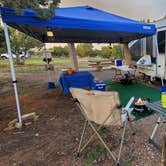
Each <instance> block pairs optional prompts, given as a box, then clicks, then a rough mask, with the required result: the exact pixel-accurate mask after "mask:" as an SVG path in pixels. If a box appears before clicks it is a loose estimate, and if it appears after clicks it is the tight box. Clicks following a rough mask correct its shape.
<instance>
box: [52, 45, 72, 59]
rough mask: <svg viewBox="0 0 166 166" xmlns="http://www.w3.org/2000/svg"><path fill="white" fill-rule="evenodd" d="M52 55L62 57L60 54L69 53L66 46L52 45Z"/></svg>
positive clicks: (66, 54) (65, 54)
mask: <svg viewBox="0 0 166 166" xmlns="http://www.w3.org/2000/svg"><path fill="white" fill-rule="evenodd" d="M52 55H53V56H56V57H62V56H68V55H69V50H68V47H67V46H65V47H60V46H57V47H53V51H52Z"/></svg>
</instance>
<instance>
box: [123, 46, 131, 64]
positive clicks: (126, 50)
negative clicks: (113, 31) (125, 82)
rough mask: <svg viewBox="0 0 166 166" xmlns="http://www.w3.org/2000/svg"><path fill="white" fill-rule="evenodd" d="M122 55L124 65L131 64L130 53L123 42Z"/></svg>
mask: <svg viewBox="0 0 166 166" xmlns="http://www.w3.org/2000/svg"><path fill="white" fill-rule="evenodd" d="M124 56H125V63H126V65H130V64H131V54H130V49H129V45H128V43H125V44H124Z"/></svg>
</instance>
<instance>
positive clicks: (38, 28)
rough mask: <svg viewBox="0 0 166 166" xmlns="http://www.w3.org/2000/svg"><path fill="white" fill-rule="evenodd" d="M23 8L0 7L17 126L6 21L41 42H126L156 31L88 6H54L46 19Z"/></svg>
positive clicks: (14, 81)
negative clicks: (51, 15)
mask: <svg viewBox="0 0 166 166" xmlns="http://www.w3.org/2000/svg"><path fill="white" fill-rule="evenodd" d="M23 11H24V12H23V14H22V15H17V14H16V12H15V10H14V9H12V8H6V7H0V12H1V16H2V20H3V23H4V32H5V38H6V44H7V49H8V54H9V60H10V68H11V73H12V79H13V86H14V92H15V97H16V105H17V111H18V120H19V124H20V126H21V125H22V120H21V111H20V105H19V99H18V92H17V85H16V83H17V80H16V77H15V72H14V66H13V59H12V52H11V46H10V40H9V34H8V29H7V25H9V26H11V27H14V28H16V29H18V30H19V31H21V32H24V33H26V34H27V35H30V36H32V37H34V38H36V39H38V40H40V41H42V42H44V43H59V42H60V43H82V42H84V43H128V42H130V41H132V40H135V39H139V38H143V37H146V36H150V35H153V34H155V32H156V28H155V25H153V24H145V23H141V22H138V21H134V20H131V19H127V18H124V17H120V16H117V15H114V14H111V13H107V12H105V11H102V10H99V9H95V8H93V7H90V6H81V7H70V8H58V9H56V11H55V16H54V17H53V18H52V19H50V20H41V19H39V18H37V17H36V12H35V11H33V10H31V9H24V10H23ZM48 31H51V32H52V33H53V35H52V37H50V36H48V33H47V32H48ZM73 50H74V49H73V48H72V47H71V51H73ZM73 59H74V58H73Z"/></svg>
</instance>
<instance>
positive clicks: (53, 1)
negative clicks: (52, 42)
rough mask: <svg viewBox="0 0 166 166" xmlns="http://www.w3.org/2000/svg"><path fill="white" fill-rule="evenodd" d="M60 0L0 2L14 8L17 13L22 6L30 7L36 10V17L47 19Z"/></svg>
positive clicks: (20, 11) (1, 0)
mask: <svg viewBox="0 0 166 166" xmlns="http://www.w3.org/2000/svg"><path fill="white" fill-rule="evenodd" d="M60 1H61V0H0V4H1V5H2V6H5V7H12V8H15V9H16V13H17V14H22V12H23V10H22V9H23V8H31V9H34V10H35V11H36V12H37V17H39V18H40V19H44V20H48V19H50V18H52V17H53V16H54V14H55V12H54V10H55V8H57V7H58V5H59V3H60Z"/></svg>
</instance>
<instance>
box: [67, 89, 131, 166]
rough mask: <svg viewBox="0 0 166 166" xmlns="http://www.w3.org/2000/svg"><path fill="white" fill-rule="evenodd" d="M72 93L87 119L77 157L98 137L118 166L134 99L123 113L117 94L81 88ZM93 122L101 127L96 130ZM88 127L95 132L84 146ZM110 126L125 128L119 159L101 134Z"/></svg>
mask: <svg viewBox="0 0 166 166" xmlns="http://www.w3.org/2000/svg"><path fill="white" fill-rule="evenodd" d="M70 92H71V94H72V96H73V98H74V99H75V101H76V104H77V106H78V108H79V109H80V110H81V112H82V114H83V116H84V118H85V124H84V128H83V132H82V135H81V139H80V143H79V147H78V151H77V156H78V157H79V156H80V153H81V152H82V151H83V150H84V149H85V148H86V147H87V146H88V145H89V144H90V141H91V140H92V139H93V138H94V136H95V135H96V136H97V137H98V138H99V140H100V141H101V143H102V144H103V145H104V147H105V148H106V150H107V151H108V152H109V154H110V156H111V157H112V158H113V160H114V161H115V162H116V164H119V162H120V157H121V151H122V146H123V142H124V135H125V130H126V125H127V120H128V119H129V118H128V117H129V115H130V114H131V111H132V109H130V106H131V104H132V103H133V101H134V97H132V98H131V99H130V100H129V102H128V104H127V105H126V107H125V108H123V109H122V111H121V107H120V101H119V96H118V93H117V92H102V91H95V90H94V91H93V90H92V91H87V90H84V89H79V88H70ZM122 113H123V114H122ZM91 121H92V122H95V123H96V124H98V125H100V126H99V127H98V128H97V129H96V128H95V127H94V125H93V124H92V123H91ZM88 125H89V126H90V127H91V129H92V130H93V131H94V134H93V135H92V136H91V137H90V138H89V140H88V141H87V142H86V143H85V144H84V145H83V146H82V142H83V138H84V134H85V130H86V128H87V126H88ZM110 125H111V126H118V127H122V126H123V132H122V137H121V142H120V148H119V153H118V155H117V157H115V154H114V153H113V152H112V151H111V150H110V148H109V147H108V146H107V145H106V143H105V141H104V140H103V139H102V137H101V136H100V133H99V130H100V129H101V127H103V126H110Z"/></svg>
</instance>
